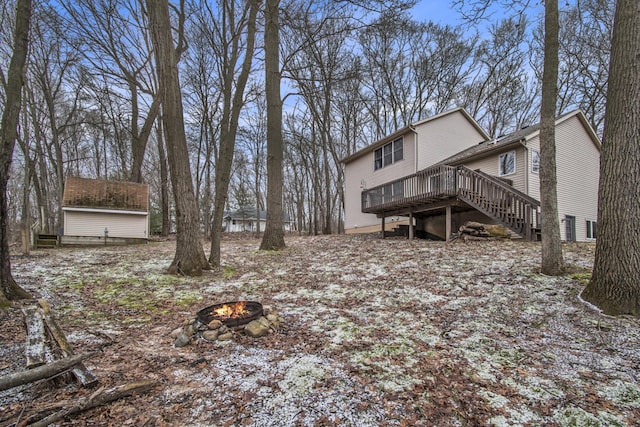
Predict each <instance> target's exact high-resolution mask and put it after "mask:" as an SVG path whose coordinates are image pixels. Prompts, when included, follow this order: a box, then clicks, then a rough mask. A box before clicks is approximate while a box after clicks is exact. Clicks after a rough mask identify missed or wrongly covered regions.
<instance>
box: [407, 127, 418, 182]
mask: <svg viewBox="0 0 640 427" xmlns="http://www.w3.org/2000/svg"><path fill="white" fill-rule="evenodd" d="M409 130H411V132H413V147H414V150H413V156H414V162H413V163H414V164H413V173H417V172H418V132H416V128H415V127H414V126H413V125H409Z"/></svg>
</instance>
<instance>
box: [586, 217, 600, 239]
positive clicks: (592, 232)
mask: <svg viewBox="0 0 640 427" xmlns="http://www.w3.org/2000/svg"><path fill="white" fill-rule="evenodd" d="M597 226H598V223H597V222H595V221H590V220H587V239H595V238H596V234H597V230H598V227H597Z"/></svg>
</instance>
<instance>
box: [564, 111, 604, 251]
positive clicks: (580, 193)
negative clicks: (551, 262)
mask: <svg viewBox="0 0 640 427" xmlns="http://www.w3.org/2000/svg"><path fill="white" fill-rule="evenodd" d="M556 163H557V164H556V167H557V171H558V214H559V216H560V221H561V222H560V234H561V236H562V239H563V240H564V239H565V237H566V234H565V223H564V222H562V221H563V220H564V217H565V215H571V216H575V217H576V240H578V241H585V240H587V236H586V221H587V220H591V221H596V220H597V215H598V180H599V176H600V150H599V149H598V147H597V146H596V145H595V144H594V143H593V141H592V140H591V139H590V138H589V135H588V134H587V132H586V130H585V128H584V126H582V123H581V122H580V120H579V119H578V117H577V116H574V117H571V118H570V119H568V120H566V121H564V122H563V123H561V124H559V125H558V127H557V128H556Z"/></svg>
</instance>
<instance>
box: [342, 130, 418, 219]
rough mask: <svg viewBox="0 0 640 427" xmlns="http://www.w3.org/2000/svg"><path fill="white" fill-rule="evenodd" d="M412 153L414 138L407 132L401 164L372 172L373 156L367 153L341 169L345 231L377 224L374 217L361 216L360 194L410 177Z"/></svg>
mask: <svg viewBox="0 0 640 427" xmlns="http://www.w3.org/2000/svg"><path fill="white" fill-rule="evenodd" d="M415 151H416V150H415V134H414V133H413V132H410V133H408V134H406V135H405V136H404V146H403V156H402V157H403V159H402V160H400V161H398V162H396V163H393V164H391V165H389V166H385V167H383V168H380V169H378V170H374V164H373V161H374V152H371V153H367V154H366V155H364V156H361V157H359V158H357V159H355V160H354V161H352V162H350V163H348V164H347V165H345V171H344V182H345V184H344V187H345V188H344V191H345V193H344V198H345V201H344V209H345V229H350V228H361V227H368V226H372V225H376V224H379V223H380V220H379V219H378V218H376V216H375V215H372V214H365V213H362V202H361V201H362V197H361V194H362V190H363V189H366V188H373V187H376V186H378V185H382V184H384V183H387V182H389V181H393V180H395V179H398V178H402V177H403V176H407V175H411V174H412V173H414V172H415V156H414V154H415Z"/></svg>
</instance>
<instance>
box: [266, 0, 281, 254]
mask: <svg viewBox="0 0 640 427" xmlns="http://www.w3.org/2000/svg"><path fill="white" fill-rule="evenodd" d="M279 7H280V0H266V5H265V11H264V19H265V30H264V53H265V61H264V62H265V67H264V68H265V96H266V100H267V224H266V226H265V230H264V235H263V236H262V242H261V243H260V249H261V250H279V249H283V248H284V247H285V242H284V210H283V209H282V184H283V177H282V157H283V141H282V98H281V97H280V35H279V34H280V33H279V25H280V24H279V15H280V11H279Z"/></svg>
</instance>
